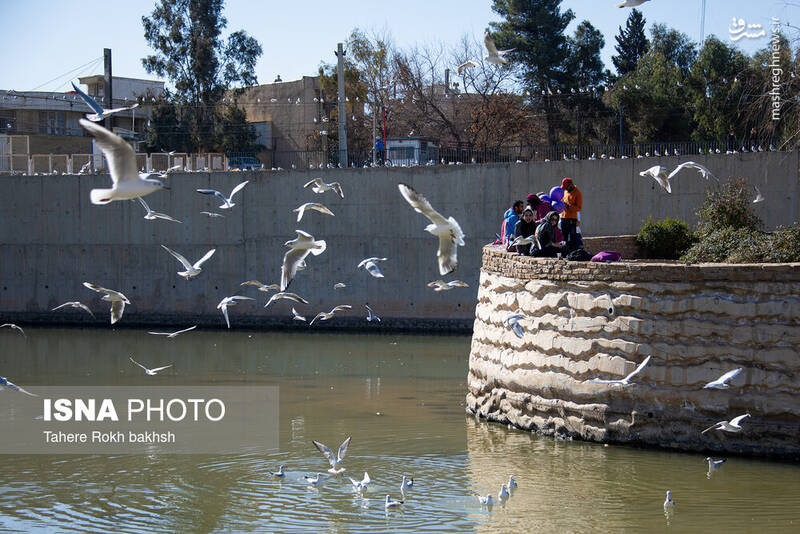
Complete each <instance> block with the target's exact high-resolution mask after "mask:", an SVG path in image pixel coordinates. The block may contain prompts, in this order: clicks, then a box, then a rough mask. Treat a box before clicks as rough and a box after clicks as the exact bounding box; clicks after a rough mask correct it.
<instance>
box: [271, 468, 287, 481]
mask: <svg viewBox="0 0 800 534" xmlns="http://www.w3.org/2000/svg"><path fill="white" fill-rule="evenodd" d="M272 476H274V477H278V478H283V477H285V476H286V473H284V472H283V466H282V465H281V466H280V467H279V468H278V470H277V471H274V472H273V473H272Z"/></svg>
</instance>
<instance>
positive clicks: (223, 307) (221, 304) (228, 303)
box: [217, 295, 255, 328]
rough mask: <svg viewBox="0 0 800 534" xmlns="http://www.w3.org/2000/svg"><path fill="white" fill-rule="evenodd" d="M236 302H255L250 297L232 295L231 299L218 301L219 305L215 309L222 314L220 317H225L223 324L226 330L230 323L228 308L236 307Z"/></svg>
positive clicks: (226, 298)
mask: <svg viewBox="0 0 800 534" xmlns="http://www.w3.org/2000/svg"><path fill="white" fill-rule="evenodd" d="M237 300H255V299H254V298H252V297H242V296H239V295H234V296H232V297H225V298H224V299H222V300H221V301H219V304H217V309H218V310H220V311H221V312H222V315H224V316H225V323H226V324H227V325H228V328H230V327H231V321H230V319H229V318H228V306H234V305H236V301H237Z"/></svg>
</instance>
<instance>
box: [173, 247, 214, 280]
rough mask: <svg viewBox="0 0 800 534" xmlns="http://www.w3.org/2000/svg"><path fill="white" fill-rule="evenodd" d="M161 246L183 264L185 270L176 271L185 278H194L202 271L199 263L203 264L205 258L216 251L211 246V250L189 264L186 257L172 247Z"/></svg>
mask: <svg viewBox="0 0 800 534" xmlns="http://www.w3.org/2000/svg"><path fill="white" fill-rule="evenodd" d="M161 248H163V249H164V250H166V251H167V252H169V253H170V254H172V255H173V256H174V257H175V259H176V260H178V261H179V262H181V265H183V268H184V269H186V270H185V271H178V275H179V276H182V277H183V278H184V279H186V280H189V279H191V278H194V277H195V276H197V275H198V274H200V273H201V272H202V271H203V269H202V267H201V265H203V264H204V263H205V262H206V260H208V259H209V258H210V257H211V256H213V255H214V252H216V251H217V249H215V248H212V249H211V250H209V251H208V252H206V253H205V255H204V256H203V257H202V258H200V259H199V260H197V261H196V262H194V264H191V263H190V262H189V260H187V259H186V258H184V257H183V256H181V255H180V254H178V253H177V252H175V251H174V250H172V249H170V248H168V247H166V246H164V245H161Z"/></svg>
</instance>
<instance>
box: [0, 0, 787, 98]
mask: <svg viewBox="0 0 800 534" xmlns="http://www.w3.org/2000/svg"><path fill="white" fill-rule="evenodd" d="M617 2H618V0H564V2H563V3H562V6H563V9H566V8H571V9H572V10H573V11H574V12H575V15H576V19H575V21H574V22H573V24H572V26H571V27H570V28H569V32H570V33H571V32H573V31H574V29H575V26H576V25H577V24H578V23H579V22H580V21H582V20H586V19H588V20H589V21H590V22H591V23H592V24H593V25H594V26H596V27H597V28H599V29H600V30H601V31H602V32H603V34H604V35H605V38H606V47H605V49H604V50H603V59H604V61H605V62H606V65H607V67H608V68H610V69H611V70H612V71H613V65H612V63H611V56H612V55H613V54H614V44H616V41H615V39H614V36H615V35H616V34H617V32H618V27H619V26H621V25H624V24H625V19H626V18H627V16H628V12H629V10H628V9H618V8H617V7H615V5H616V4H617ZM706 3H707V7H706V35H710V34H714V35H717V36H718V37H719V38H720V39H723V40H725V41H727V42H729V43H731V44H735V45H737V46H739V47H740V48H742V49H743V50H744V51H746V52H747V53H752V52H753V51H754V50H756V49H758V48H763V47H764V46H766V45H767V39H768V37H764V38H760V39H748V38H743V39H740V40H739V41H738V42H737V43H733V42H732V41H730V33H729V30H730V28H731V22H732V19H733V17H736V18H737V19H744V20H745V22H746V23H747V24H761V25H762V26H763V27H764V29H765V30H766V31H767V33H769V31H770V30H769V21H770V17H773V16H774V17H777V18H779V19H780V20H782V21H784V22H790V23H791V24H793V25H795V26H800V7H797V6H798V5H800V3H798V2H796V1H794V2H792V1H791V0H759V1H755V2H754V1H747V0H707V2H706ZM792 3H794V6H793V5H791V4H792ZM154 5H155V1H154V0H125V1H122V0H115V1H112V2H107V3H106V2H101V1H100V2H99V1H96V0H93V1H91V2H89V1H86V0H73V1H71V2H64V1H63V0H62V1H54V0H28V1H25V2H22V1H17V0H0V19H2V20H3V21H4V22H5V24H4V25H3V29H4V34H5V35H6V38H5V42H6V53H5V54H4V55H3V61H2V69H0V89H4V90H6V89H15V90H18V91H26V90H27V91H29V90H34V89H36V90H41V91H65V90H67V89H68V88H69V80H70V79H75V77H77V76H83V75H88V74H99V73H102V69H103V66H102V61H101V60H100V61H96V62H94V63H93V60H96V59H99V58H101V57H102V54H103V48H106V47H107V48H111V49H112V54H113V72H114V74H115V75H116V76H126V77H133V78H148V79H152V78H154V76H151V75H149V74H147V73H146V72H145V71H144V69H143V68H142V66H141V58H142V57H144V56H146V55H147V54H149V53H150V52H151V51H150V49H149V48H148V46H147V43H146V42H145V40H144V37H143V33H144V32H143V30H142V24H141V18H142V16H147V15H149V14H150V13H151V12H152V10H153V7H154ZM700 6H701V0H651V1H650V2H647V3H645V4H643V5H642V6H641V7H640V9H641V10H642V11H643V12H644V15H645V18H646V19H647V23H648V27H649V26H650V25H651V24H653V23H656V22H658V23H665V24H667V25H669V26H671V27H674V28H676V29H678V30H680V31H682V32H684V33H686V34H688V35H689V36H690V37H691V38H692V39H694V40H696V41H699V40H700V14H701V8H700ZM224 13H225V16H226V17H227V19H228V27H227V28H226V30H227V31H235V30H240V29H241V30H245V31H246V32H247V33H249V34H250V35H251V36H253V37H255V38H256V39H258V41H259V42H260V43H261V45H262V47H263V48H264V55H263V56H262V57H261V58H260V60H259V62H258V64H257V66H256V74H257V76H258V79H259V81H260V82H262V83H266V82H271V81H272V80H273V79H274V78H275V75H277V74H280V75H281V78H282V79H283V80H293V79H298V78H300V77H302V76H303V75H314V74H316V72H317V68H318V66H319V63H320V61H321V60H325V61H328V62H333V61H334V59H335V58H334V55H333V51H334V49H335V48H336V43H337V42H340V41H344V40H346V39H347V36H348V35H349V34H350V32H351V31H352V29H353V28H356V27H358V28H361V29H365V30H379V31H384V30H388V31H389V32H390V34H391V35H392V37H393V39H394V41H395V43H396V44H397V45H398V46H399V47H400V48H405V47H410V46H413V45H414V44H424V43H428V42H434V41H441V42H443V43H445V44H446V45H455V43H456V42H457V41H458V40H459V38H460V37H461V36H462V35H463V34H465V33H467V34H470V35H473V36H475V37H476V38H478V39H479V40H480V39H481V38H482V34H483V29H484V28H485V27H486V26H487V24H488V22H489V21H496V20H499V17H498V16H497V15H496V14H495V13H494V12H492V10H491V1H490V0H424V1H423V0H404V1H403V2H396V3H388V2H386V3H378V2H363V1H362V2H356V1H351V0H339V1H338V2H322V1H318V0H306V1H303V2H297V3H294V2H285V1H280V2H278V1H274V0H272V1H252V0H228V1H227V2H226V7H225V11H224ZM754 31H755V30H754ZM87 64H88V65H87ZM79 67H80V68H79Z"/></svg>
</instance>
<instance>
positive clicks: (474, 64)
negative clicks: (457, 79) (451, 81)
mask: <svg viewBox="0 0 800 534" xmlns="http://www.w3.org/2000/svg"><path fill="white" fill-rule="evenodd" d="M478 66H480V63H478V62H477V61H475V60H473V59H470V60H467V61H465V62H464V63H462V64H461V65H459V66H458V67H457V69H456V70H457V71H458V75H459V76H461V75H462V74H464V71H465V70H467V69H471V68H473V67H478Z"/></svg>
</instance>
